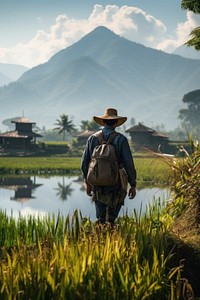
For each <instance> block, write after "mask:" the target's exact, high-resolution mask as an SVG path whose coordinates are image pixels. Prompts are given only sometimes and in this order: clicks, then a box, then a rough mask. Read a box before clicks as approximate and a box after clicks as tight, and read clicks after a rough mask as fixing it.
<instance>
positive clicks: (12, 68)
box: [0, 63, 28, 86]
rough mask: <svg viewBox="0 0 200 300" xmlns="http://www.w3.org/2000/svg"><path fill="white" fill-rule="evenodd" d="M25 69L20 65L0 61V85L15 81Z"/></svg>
mask: <svg viewBox="0 0 200 300" xmlns="http://www.w3.org/2000/svg"><path fill="white" fill-rule="evenodd" d="M27 70H28V68H26V67H24V66H21V65H15V64H4V63H0V86H3V85H7V84H9V83H10V82H12V81H16V80H17V79H18V78H19V77H20V76H21V75H22V74H23V73H24V72H25V71H27Z"/></svg>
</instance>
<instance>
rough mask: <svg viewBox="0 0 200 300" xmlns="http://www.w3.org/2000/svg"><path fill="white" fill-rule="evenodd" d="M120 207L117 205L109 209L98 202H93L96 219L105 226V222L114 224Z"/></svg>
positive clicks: (120, 205)
mask: <svg viewBox="0 0 200 300" xmlns="http://www.w3.org/2000/svg"><path fill="white" fill-rule="evenodd" d="M121 207H122V204H121V203H119V204H117V207H116V208H113V207H110V206H108V205H106V204H104V203H102V202H100V201H95V208H96V217H97V219H98V221H99V223H101V224H105V223H106V222H109V223H112V224H113V223H114V222H115V220H116V218H117V216H118V214H119V211H120V209H121Z"/></svg>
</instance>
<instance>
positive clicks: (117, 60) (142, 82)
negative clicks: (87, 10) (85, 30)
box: [0, 27, 200, 129]
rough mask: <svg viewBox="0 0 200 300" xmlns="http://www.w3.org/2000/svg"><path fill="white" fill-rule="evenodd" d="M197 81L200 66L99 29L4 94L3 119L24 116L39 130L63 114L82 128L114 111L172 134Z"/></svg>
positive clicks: (0, 92)
mask: <svg viewBox="0 0 200 300" xmlns="http://www.w3.org/2000/svg"><path fill="white" fill-rule="evenodd" d="M199 78H200V61H199V60H193V59H186V58H183V57H181V56H178V55H173V54H167V53H164V52H162V51H158V50H155V49H151V48H147V47H145V46H143V45H141V44H137V43H134V42H131V41H129V40H127V39H125V38H122V37H120V36H118V35H116V34H114V33H113V32H111V31H110V30H108V29H107V28H105V27H98V28H96V29H95V30H94V31H92V32H90V33H89V34H87V35H86V36H85V37H83V38H82V39H81V40H79V41H78V42H77V43H75V44H73V45H72V46H70V47H68V48H66V49H64V50H62V51H60V52H58V53H57V54H55V55H54V56H53V57H52V58H51V59H50V60H49V61H48V62H47V63H45V64H41V65H39V66H37V67H34V68H32V69H31V70H28V71H27V72H25V73H24V74H23V75H22V76H21V77H20V78H19V79H18V81H16V82H14V83H11V84H9V85H8V86H7V87H4V88H1V89H0V103H1V113H2V115H1V118H4V119H5V118H10V117H13V116H15V115H17V116H18V115H20V114H21V113H22V111H24V114H25V115H26V116H27V117H29V118H32V119H33V120H34V121H36V122H37V123H38V124H37V125H38V126H39V127H41V126H46V127H48V128H53V127H54V125H53V124H54V123H55V121H56V119H57V118H58V117H59V115H60V114H62V113H66V114H68V115H69V117H70V118H72V119H73V120H74V123H75V124H76V125H80V122H81V120H91V118H92V116H93V115H95V114H96V115H99V114H102V113H103V112H104V109H105V107H112V106H113V107H116V108H117V109H118V111H119V114H121V115H126V116H128V118H132V117H134V118H135V119H136V120H137V121H140V122H144V123H145V124H147V125H152V124H154V125H157V124H161V123H163V124H164V125H165V126H166V128H167V129H172V128H174V127H175V126H176V125H177V124H178V123H179V121H178V119H177V117H178V111H179V109H180V108H182V107H183V103H182V101H181V99H182V97H183V95H184V94H185V93H188V92H189V91H192V90H195V89H199ZM2 104H3V105H2ZM11 114H12V115H11ZM2 116H3V117H2ZM0 122H1V120H0ZM127 123H128V122H127Z"/></svg>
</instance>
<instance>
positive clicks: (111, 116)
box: [93, 108, 127, 127]
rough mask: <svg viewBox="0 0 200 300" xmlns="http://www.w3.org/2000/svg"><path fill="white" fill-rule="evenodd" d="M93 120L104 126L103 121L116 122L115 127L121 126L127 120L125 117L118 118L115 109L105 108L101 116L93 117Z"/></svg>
mask: <svg viewBox="0 0 200 300" xmlns="http://www.w3.org/2000/svg"><path fill="white" fill-rule="evenodd" d="M93 119H94V120H95V121H96V122H97V123H98V124H100V125H102V126H104V125H105V124H104V120H117V124H116V125H115V127H117V126H121V125H122V124H124V123H125V122H126V120H127V117H121V116H118V113H117V110H116V109H115V108H106V110H105V113H104V115H103V116H94V117H93Z"/></svg>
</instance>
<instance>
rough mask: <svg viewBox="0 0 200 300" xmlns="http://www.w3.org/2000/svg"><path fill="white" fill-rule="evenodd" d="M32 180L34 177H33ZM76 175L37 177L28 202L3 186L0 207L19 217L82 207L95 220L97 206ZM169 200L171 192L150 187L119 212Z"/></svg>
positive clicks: (85, 213)
mask: <svg viewBox="0 0 200 300" xmlns="http://www.w3.org/2000/svg"><path fill="white" fill-rule="evenodd" d="M31 179H32V180H34V179H33V177H31ZM77 179H78V178H77V177H62V176H53V177H49V178H44V177H36V180H35V181H36V183H37V184H41V186H39V187H36V188H35V189H33V190H32V195H31V196H32V198H30V199H24V200H25V201H22V202H20V201H17V200H11V198H14V196H15V191H14V190H8V189H4V188H2V187H1V186H0V209H1V210H3V211H6V212H7V215H10V214H11V213H12V214H13V216H15V217H17V216H18V215H19V213H20V214H21V215H22V216H27V215H30V214H31V215H35V216H38V215H40V216H44V215H47V214H48V213H50V214H55V215H57V214H58V212H60V213H61V214H62V215H64V216H66V215H68V214H70V215H71V214H72V213H73V212H74V211H75V210H76V209H78V210H80V211H81V213H82V216H84V217H85V216H86V217H89V218H90V219H91V220H92V221H94V220H95V219H96V217H95V207H94V203H92V201H91V199H90V197H88V196H87V195H86V193H85V191H84V190H83V182H81V181H78V180H77ZM63 187H64V188H63ZM159 197H160V198H161V200H163V199H166V200H167V199H168V198H169V192H168V191H167V190H166V189H164V190H162V189H159V188H148V189H142V190H138V191H137V195H136V198H135V199H133V200H130V199H128V198H126V200H125V205H124V206H123V207H122V209H121V211H120V216H123V214H125V213H126V212H127V213H128V215H132V213H133V211H134V209H135V210H136V211H139V210H140V207H141V204H142V208H143V211H145V208H146V206H147V205H148V203H149V202H151V201H152V200H153V199H154V198H155V199H158V198H159Z"/></svg>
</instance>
